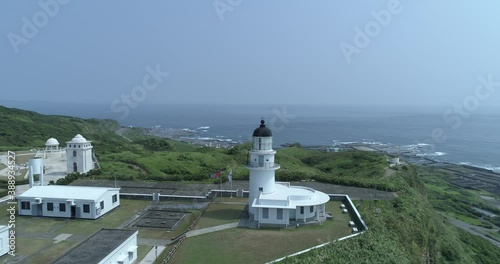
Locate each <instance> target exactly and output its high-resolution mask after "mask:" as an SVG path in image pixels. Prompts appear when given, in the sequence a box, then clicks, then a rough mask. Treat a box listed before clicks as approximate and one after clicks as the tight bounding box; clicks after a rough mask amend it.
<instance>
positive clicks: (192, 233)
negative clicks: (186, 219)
mask: <svg viewBox="0 0 500 264" xmlns="http://www.w3.org/2000/svg"><path fill="white" fill-rule="evenodd" d="M235 227H238V222H234V223H229V224H225V225H218V226H212V227H207V228H203V229H198V230H192V231H189V232H187V233H186V237H194V236H199V235H203V234H208V233H212V232H217V231H221V230H225V229H229V228H235Z"/></svg>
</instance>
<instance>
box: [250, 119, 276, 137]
mask: <svg viewBox="0 0 500 264" xmlns="http://www.w3.org/2000/svg"><path fill="white" fill-rule="evenodd" d="M253 136H254V137H272V136H273V132H272V131H271V129H269V128H267V127H266V121H264V119H262V120H260V126H259V127H258V128H256V129H255V130H254V131H253Z"/></svg>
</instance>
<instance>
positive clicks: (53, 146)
mask: <svg viewBox="0 0 500 264" xmlns="http://www.w3.org/2000/svg"><path fill="white" fill-rule="evenodd" d="M44 151H45V152H58V151H59V141H57V139H55V138H49V139H47V141H46V142H45V149H44Z"/></svg>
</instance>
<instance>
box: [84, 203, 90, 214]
mask: <svg viewBox="0 0 500 264" xmlns="http://www.w3.org/2000/svg"><path fill="white" fill-rule="evenodd" d="M83 212H84V213H86V214H88V213H90V205H89V204H84V205H83Z"/></svg>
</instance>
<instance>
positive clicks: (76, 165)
mask: <svg viewBox="0 0 500 264" xmlns="http://www.w3.org/2000/svg"><path fill="white" fill-rule="evenodd" d="M73 172H78V164H76V162H73Z"/></svg>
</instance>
